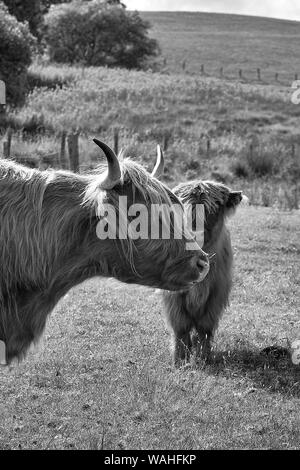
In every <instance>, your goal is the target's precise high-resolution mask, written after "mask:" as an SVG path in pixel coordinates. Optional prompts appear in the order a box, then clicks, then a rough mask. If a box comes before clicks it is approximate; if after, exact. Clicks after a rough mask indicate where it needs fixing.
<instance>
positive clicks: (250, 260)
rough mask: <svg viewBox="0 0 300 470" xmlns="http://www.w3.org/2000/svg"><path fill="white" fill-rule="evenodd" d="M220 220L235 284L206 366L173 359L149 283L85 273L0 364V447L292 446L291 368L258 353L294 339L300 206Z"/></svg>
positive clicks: (298, 373) (294, 398)
mask: <svg viewBox="0 0 300 470" xmlns="http://www.w3.org/2000/svg"><path fill="white" fill-rule="evenodd" d="M230 226H231V232H232V239H233V246H234V252H235V276H234V289H233V293H232V298H231V306H230V308H229V309H228V311H227V312H226V314H225V315H224V318H223V320H222V322H221V325H220V328H219V330H218V333H217V335H216V338H215V343H214V352H215V356H216V357H215V361H214V363H213V364H212V365H210V366H207V367H205V366H204V365H203V367H199V368H196V367H190V368H183V369H180V370H175V369H173V367H172V364H171V355H170V351H169V336H168V332H167V329H166V327H165V324H164V319H163V311H162V305H161V300H160V296H159V294H158V293H156V292H155V291H154V290H152V289H146V288H142V287H132V286H131V287H128V286H126V285H122V284H120V283H118V282H117V281H114V280H110V279H108V280H102V281H101V280H98V279H95V280H92V281H90V282H87V283H84V284H82V285H81V286H79V287H77V288H75V289H73V290H72V291H70V292H69V294H67V295H66V297H65V298H64V299H63V300H62V301H61V302H60V304H59V305H58V306H57V308H56V310H55V311H54V313H53V314H52V316H51V318H50V321H49V322H48V326H47V329H46V334H45V335H44V338H43V340H42V343H41V344H40V346H39V348H38V350H36V351H34V352H32V353H30V355H29V356H28V358H27V359H26V361H25V362H23V363H21V364H20V365H19V366H14V367H13V368H11V369H10V370H4V369H3V370H1V375H2V377H1V382H0V396H1V404H0V410H1V419H2V421H1V428H0V448H13V449H19V448H26V449H28V448H30V449H31V448H33V449H35V448H39V449H40V448H47V449H53V448H59V449H62V448H66V449H73V448H75V449H86V448H87V449H96V448H98V449H101V448H104V449H183V450H190V449H212V448H213V449H219V448H223V449H228V448H234V449H240V448H247V449H254V448H260V449H261V448H264V449H266V448H267V449H296V448H299V439H300V415H299V408H300V369H299V367H296V366H293V365H292V364H291V362H290V360H289V358H288V357H285V356H284V357H282V358H279V359H276V358H272V357H266V356H264V355H263V354H262V353H261V351H262V349H263V348H265V347H267V346H270V345H281V346H284V347H286V346H287V345H288V341H292V340H293V339H295V338H297V337H298V338H299V337H300V321H299V285H300V277H299V273H300V257H299V254H300V243H299V240H300V215H299V211H293V212H291V213H283V212H279V211H274V210H271V209H263V208H258V209H257V208H253V207H244V208H240V209H239V210H238V212H237V214H236V216H235V218H234V219H232V221H231V222H230ZM133 299H134V302H133Z"/></svg>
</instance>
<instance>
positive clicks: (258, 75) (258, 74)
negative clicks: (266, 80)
mask: <svg viewBox="0 0 300 470" xmlns="http://www.w3.org/2000/svg"><path fill="white" fill-rule="evenodd" d="M257 80H259V81H261V75H260V69H257Z"/></svg>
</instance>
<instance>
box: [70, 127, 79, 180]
mask: <svg viewBox="0 0 300 470" xmlns="http://www.w3.org/2000/svg"><path fill="white" fill-rule="evenodd" d="M78 137H79V133H78V132H77V133H75V134H69V135H68V149H69V159H70V166H71V170H72V171H74V172H75V173H76V172H79V148H78Z"/></svg>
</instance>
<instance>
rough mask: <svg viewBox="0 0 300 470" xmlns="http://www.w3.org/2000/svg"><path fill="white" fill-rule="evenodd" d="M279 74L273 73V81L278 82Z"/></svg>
mask: <svg viewBox="0 0 300 470" xmlns="http://www.w3.org/2000/svg"><path fill="white" fill-rule="evenodd" d="M278 78H279V74H278V73H275V82H278Z"/></svg>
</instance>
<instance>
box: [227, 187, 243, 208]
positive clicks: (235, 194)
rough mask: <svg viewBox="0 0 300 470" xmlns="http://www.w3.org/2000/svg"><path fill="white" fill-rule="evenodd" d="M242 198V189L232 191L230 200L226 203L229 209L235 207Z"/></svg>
mask: <svg viewBox="0 0 300 470" xmlns="http://www.w3.org/2000/svg"><path fill="white" fill-rule="evenodd" d="M242 199H243V192H242V191H230V193H229V196H228V200H227V203H226V207H227V208H228V209H234V208H235V207H237V206H238V205H239V203H240V202H241V200H242Z"/></svg>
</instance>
